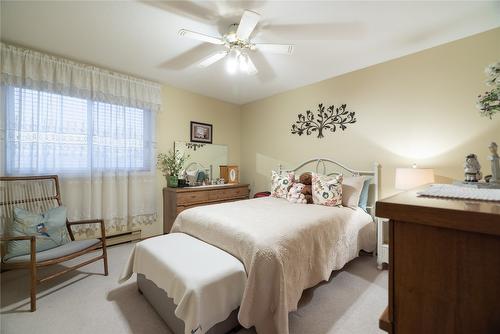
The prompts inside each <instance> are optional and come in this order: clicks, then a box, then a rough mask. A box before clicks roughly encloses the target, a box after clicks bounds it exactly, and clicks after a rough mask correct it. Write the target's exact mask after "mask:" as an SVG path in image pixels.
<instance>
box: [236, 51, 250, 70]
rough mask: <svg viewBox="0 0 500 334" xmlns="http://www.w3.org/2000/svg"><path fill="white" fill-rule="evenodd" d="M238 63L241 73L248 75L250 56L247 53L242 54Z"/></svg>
mask: <svg viewBox="0 0 500 334" xmlns="http://www.w3.org/2000/svg"><path fill="white" fill-rule="evenodd" d="M238 63H239V66H240V71H242V72H245V73H248V68H249V67H248V55H247V54H246V53H240V54H239V56H238Z"/></svg>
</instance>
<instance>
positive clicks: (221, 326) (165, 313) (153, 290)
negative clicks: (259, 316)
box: [137, 274, 241, 334]
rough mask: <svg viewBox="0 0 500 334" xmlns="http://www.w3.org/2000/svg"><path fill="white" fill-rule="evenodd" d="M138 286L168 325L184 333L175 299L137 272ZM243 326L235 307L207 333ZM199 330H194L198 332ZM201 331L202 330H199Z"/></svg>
mask: <svg viewBox="0 0 500 334" xmlns="http://www.w3.org/2000/svg"><path fill="white" fill-rule="evenodd" d="M137 287H138V289H139V291H140V292H141V293H142V294H143V295H144V297H145V298H146V300H147V301H148V302H149V303H150V304H151V306H153V308H154V309H155V311H156V312H157V313H158V314H159V315H160V316H161V317H162V319H163V320H164V321H165V323H166V324H167V326H168V327H169V328H170V330H171V331H172V332H173V333H174V334H184V332H185V330H184V322H183V321H182V320H181V319H179V318H177V317H176V316H175V308H176V305H175V304H174V300H173V299H172V298H169V297H168V295H167V293H166V292H165V291H164V290H162V289H160V288H159V287H158V286H156V284H155V283H154V282H153V281H151V280H149V279H147V278H146V277H145V276H144V275H143V274H137ZM239 328H241V326H240V324H239V322H238V309H235V310H234V311H233V312H232V313H231V314H230V315H229V317H228V318H227V319H226V320H224V321H221V322H219V323H217V324H215V325H214V326H213V327H212V328H210V329H209V330H208V331H207V334H226V333H230V332H233V331H236V330H237V329H239ZM197 332H198V331H195V332H193V334H197ZM199 332H200V333H201V331H199Z"/></svg>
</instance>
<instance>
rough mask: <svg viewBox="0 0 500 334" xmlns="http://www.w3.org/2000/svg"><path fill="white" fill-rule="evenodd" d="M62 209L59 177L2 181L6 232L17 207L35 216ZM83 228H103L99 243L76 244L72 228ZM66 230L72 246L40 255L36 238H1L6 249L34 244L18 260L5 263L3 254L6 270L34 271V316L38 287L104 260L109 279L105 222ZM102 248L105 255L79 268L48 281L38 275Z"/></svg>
mask: <svg viewBox="0 0 500 334" xmlns="http://www.w3.org/2000/svg"><path fill="white" fill-rule="evenodd" d="M60 205H61V195H60V190H59V179H58V177H57V175H47V176H23V177H0V224H1V227H2V228H5V226H6V222H7V221H8V220H10V219H12V216H13V209H14V207H19V208H23V209H26V210H29V211H31V212H35V213H42V212H45V211H47V210H48V209H50V208H53V207H57V206H60ZM81 224H100V228H101V237H100V238H99V239H90V240H77V241H75V237H74V235H73V231H72V226H74V225H81ZM66 227H67V229H68V232H69V236H70V238H71V242H69V243H67V244H64V245H62V246H59V247H56V248H52V249H48V250H45V251H40V252H36V236H19V237H9V236H0V238H1V241H2V244H3V246H5V244H6V242H9V241H11V240H27V241H29V242H30V247H31V248H30V249H31V252H30V254H28V255H20V256H15V257H12V258H9V259H7V260H6V261H4V259H3V255H4V252H2V269H19V268H24V269H29V270H30V272H31V293H30V297H31V312H34V311H35V310H36V288H37V284H40V283H44V282H46V281H48V280H51V279H53V278H56V277H59V276H61V275H63V274H65V273H67V272H70V271H72V270H75V269H78V268H80V267H83V266H85V265H87V264H90V263H92V262H95V261H99V260H101V259H102V260H103V262H104V275H105V276H108V257H107V253H106V234H105V230H104V222H103V221H102V220H101V219H96V220H85V221H77V222H69V221H67V220H66ZM101 247H102V254H101V255H99V256H97V257H94V258H92V259H90V260H87V261H84V262H82V263H79V264H77V265H75V266H72V267H67V268H65V269H63V270H61V271H58V272H56V273H54V274H51V275H49V276H47V277H43V278H39V277H38V273H37V271H38V268H40V267H45V266H50V265H55V264H58V263H61V262H64V261H68V260H71V259H74V258H76V257H79V256H81V255H84V254H87V253H90V252H92V251H94V250H96V249H98V248H101Z"/></svg>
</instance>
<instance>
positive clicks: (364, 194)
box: [358, 177, 372, 211]
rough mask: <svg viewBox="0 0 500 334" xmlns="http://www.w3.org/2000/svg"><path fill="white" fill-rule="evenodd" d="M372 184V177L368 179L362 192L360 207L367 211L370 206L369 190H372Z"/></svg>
mask: <svg viewBox="0 0 500 334" xmlns="http://www.w3.org/2000/svg"><path fill="white" fill-rule="evenodd" d="M371 182H372V179H371V177H367V178H366V179H365V182H364V183H363V189H362V190H361V195H360V196H359V202H358V206H359V207H360V208H361V209H363V210H365V211H366V207H367V206H368V190H370V184H371Z"/></svg>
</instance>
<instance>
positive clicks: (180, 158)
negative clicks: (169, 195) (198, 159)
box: [156, 150, 189, 188]
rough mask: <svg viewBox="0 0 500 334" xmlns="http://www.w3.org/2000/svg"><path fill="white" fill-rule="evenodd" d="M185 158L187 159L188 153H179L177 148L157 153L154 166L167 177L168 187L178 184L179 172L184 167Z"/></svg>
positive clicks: (174, 186)
mask: <svg viewBox="0 0 500 334" xmlns="http://www.w3.org/2000/svg"><path fill="white" fill-rule="evenodd" d="M187 159H189V155H186V154H184V153H183V154H180V152H179V151H178V150H169V151H168V153H166V154H165V153H160V154H158V157H157V161H156V166H157V167H158V169H159V170H161V172H162V173H163V175H164V176H165V178H166V179H167V186H168V187H171V188H176V187H177V186H178V184H179V173H180V172H181V170H182V168H184V164H185V163H186V160H187Z"/></svg>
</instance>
